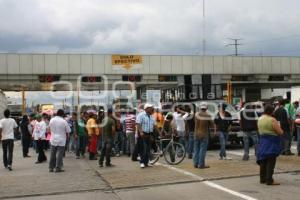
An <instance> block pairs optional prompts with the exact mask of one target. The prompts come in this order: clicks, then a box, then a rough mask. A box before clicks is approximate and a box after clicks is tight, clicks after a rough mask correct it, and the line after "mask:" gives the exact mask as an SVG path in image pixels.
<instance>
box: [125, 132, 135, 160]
mask: <svg viewBox="0 0 300 200" xmlns="http://www.w3.org/2000/svg"><path fill="white" fill-rule="evenodd" d="M126 136H127V149H128V153H130V155H133V152H134V146H135V133H134V132H127V133H126Z"/></svg>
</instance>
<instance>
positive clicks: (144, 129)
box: [136, 103, 156, 168]
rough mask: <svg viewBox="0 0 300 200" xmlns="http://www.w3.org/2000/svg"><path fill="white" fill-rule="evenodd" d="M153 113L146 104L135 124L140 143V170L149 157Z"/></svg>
mask: <svg viewBox="0 0 300 200" xmlns="http://www.w3.org/2000/svg"><path fill="white" fill-rule="evenodd" d="M153 111H154V107H153V105H151V104H149V103H146V104H145V106H144V112H141V113H140V114H139V115H138V116H137V120H136V124H137V130H138V131H139V134H140V137H141V139H142V141H141V144H142V145H141V146H142V148H141V150H142V152H141V162H140V165H141V168H145V167H147V166H149V165H148V163H149V157H150V137H151V135H153V131H154V128H155V125H156V124H155V120H154V118H153V117H152V114H153Z"/></svg>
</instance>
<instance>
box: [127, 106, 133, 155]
mask: <svg viewBox="0 0 300 200" xmlns="http://www.w3.org/2000/svg"><path fill="white" fill-rule="evenodd" d="M135 121H136V116H135V110H132V111H130V112H128V113H127V114H126V117H125V131H126V137H127V146H128V155H129V156H132V155H133V152H134V146H135V127H136V125H135Z"/></svg>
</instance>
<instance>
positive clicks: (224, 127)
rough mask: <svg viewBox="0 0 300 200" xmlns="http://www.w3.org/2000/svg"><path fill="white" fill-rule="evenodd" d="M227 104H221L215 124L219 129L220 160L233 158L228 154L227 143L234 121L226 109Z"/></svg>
mask: <svg viewBox="0 0 300 200" xmlns="http://www.w3.org/2000/svg"><path fill="white" fill-rule="evenodd" d="M226 107H227V105H226V104H224V103H221V104H219V112H218V113H217V115H216V117H215V120H214V121H215V124H216V126H217V129H218V131H219V141H220V145H221V148H220V160H223V159H224V160H231V158H229V157H227V155H226V144H227V141H228V132H229V127H230V125H231V123H232V117H231V114H230V113H229V112H227V111H226Z"/></svg>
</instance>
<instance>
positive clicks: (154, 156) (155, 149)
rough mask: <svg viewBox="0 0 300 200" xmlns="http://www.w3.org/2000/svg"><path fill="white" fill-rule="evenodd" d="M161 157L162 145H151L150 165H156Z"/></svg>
mask: <svg viewBox="0 0 300 200" xmlns="http://www.w3.org/2000/svg"><path fill="white" fill-rule="evenodd" d="M160 155H161V149H160V143H159V142H155V143H153V144H152V145H151V148H150V158H149V163H150V164H152V165H153V164H155V163H156V162H157V161H158V160H159V157H160Z"/></svg>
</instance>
